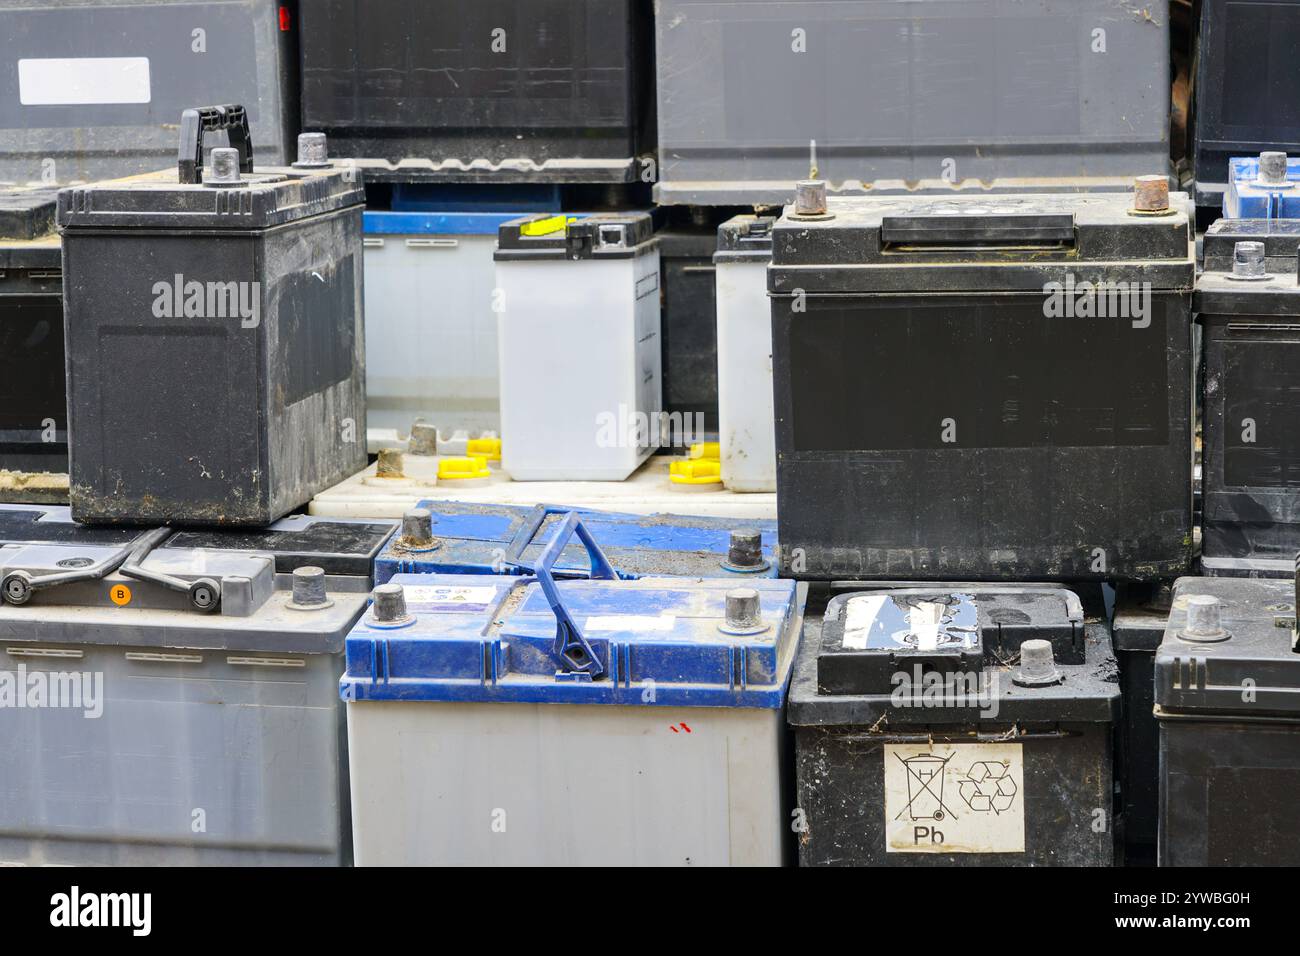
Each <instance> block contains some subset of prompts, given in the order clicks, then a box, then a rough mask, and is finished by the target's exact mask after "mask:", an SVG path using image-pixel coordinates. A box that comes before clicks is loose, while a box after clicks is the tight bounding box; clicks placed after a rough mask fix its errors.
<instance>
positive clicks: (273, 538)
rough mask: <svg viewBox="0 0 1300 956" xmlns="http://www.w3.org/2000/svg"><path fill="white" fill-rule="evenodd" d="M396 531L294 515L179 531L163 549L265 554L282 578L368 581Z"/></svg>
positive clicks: (382, 524)
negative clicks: (255, 525)
mask: <svg viewBox="0 0 1300 956" xmlns="http://www.w3.org/2000/svg"><path fill="white" fill-rule="evenodd" d="M396 528H397V522H396V521H363V520H346V519H338V518H317V517H313V516H310V515H295V516H293V517H290V518H283V519H281V520H280V521H277V522H276V523H275V524H273V525H271V526H270V527H269V528H265V529H259V530H238V529H230V530H193V531H191V530H184V531H177V532H176V533H175V534H173V535H172V536H171V537H169V538H168V539H167V541H166V542H165V543H164V544H163V545H162V546H163V547H164V548H205V549H215V550H220V551H262V552H266V553H268V554H273V555H274V556H275V570H276V571H278V572H280V573H282V574H288V573H291V572H293V571H294V569H296V568H300V567H303V566H305V565H313V566H315V567H319V568H322V569H323V570H324V571H325V573H326V574H346V575H353V576H359V577H369V576H370V575H371V573H372V569H373V567H374V562H375V557H376V555H378V554H379V551H380V549H381V548H383V546H384V543H385V542H387V541H388V538H389V536H390V535H392V533H393V531H395V530H396Z"/></svg>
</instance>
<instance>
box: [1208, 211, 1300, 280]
mask: <svg viewBox="0 0 1300 956" xmlns="http://www.w3.org/2000/svg"><path fill="white" fill-rule="evenodd" d="M1239 242H1262V243H1264V259H1265V260H1266V261H1267V260H1270V259H1272V260H1278V259H1281V260H1288V263H1287V265H1286V267H1285V270H1286V271H1288V272H1295V270H1296V262H1295V260H1296V252H1297V249H1300V219H1219V220H1217V221H1216V222H1213V223H1211V224H1210V228H1208V229H1206V230H1205V238H1204V241H1203V243H1202V247H1201V248H1202V250H1203V255H1204V258H1205V268H1206V270H1207V271H1210V270H1213V271H1216V272H1231V271H1232V255H1233V247H1234V246H1236V244H1237V243H1239ZM1269 269H1270V271H1277V266H1276V263H1270V264H1269Z"/></svg>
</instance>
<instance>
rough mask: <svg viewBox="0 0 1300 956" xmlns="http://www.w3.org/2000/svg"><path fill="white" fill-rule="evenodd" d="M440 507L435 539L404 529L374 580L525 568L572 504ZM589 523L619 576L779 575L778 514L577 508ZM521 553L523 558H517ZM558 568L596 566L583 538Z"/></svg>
mask: <svg viewBox="0 0 1300 956" xmlns="http://www.w3.org/2000/svg"><path fill="white" fill-rule="evenodd" d="M419 507H421V508H427V509H428V510H429V511H431V512H432V515H433V541H432V542H428V543H425V544H423V545H421V544H414V543H412V542H409V541H407V540H406V539H404V538H402V537H401V536H400V535H397V536H394V538H393V539H392V540H391V541H389V542H388V544H387V545H385V546H384V549H383V550H382V551H381V552H380V553H379V557H378V558H377V559H376V560H375V582H376V583H378V584H382V583H384V582H385V581H387V580H389V579H390V578H391V577H392V576H393V575H394V574H404V573H405V574H410V573H421V574H526V573H528V571H529V569H530V568H531V566H532V563H533V562H534V561H535V560H536V558H537V557H538V556H539V555H540V554H541V550H542V542H543V541H544V540H545V539H546V538H547V536H549V535H550V534H551V532H552V531H553V530H554V528H555V527H556V523H557V522H558V521H559V520H560V518H561V516H562V515H564V514H567V513H568V512H570V511H572V510H573V509H567V508H555V507H552V506H549V505H538V506H536V507H535V508H532V509H529V508H526V507H522V506H517V505H480V504H471V503H469V502H460V501H422V502H420V504H419ZM576 513H577V514H579V515H580V516H581V518H582V522H583V524H584V525H585V526H586V528H587V529H588V530H589V531H590V532H591V535H592V537H593V538H595V540H596V542H597V544H599V546H600V548H601V550H602V551H604V553H605V555H606V556H607V557H608V558H609V561H610V564H612V565H613V567H614V569H615V570H616V571H617V572H618V574H619V576H620V577H623V578H635V577H644V576H670V577H682V576H684V577H714V578H730V579H732V580H735V579H737V578H746V579H749V578H755V577H759V578H762V577H768V578H770V577H775V576H776V561H775V560H774V549H775V547H776V522H775V521H769V520H744V521H741V520H736V519H731V518H706V517H695V516H682V515H632V514H621V513H618V512H612V511H592V510H578V511H577V512H576ZM745 531H749V532H753V533H757V534H758V536H759V539H760V541H761V553H760V554H753V553H752V552H751V554H750V556H749V558H746V557H745V556H743V555H741V554H739V553H737V550H736V549H735V548H733V546H732V545H733V541H732V536H733V532H737V533H740V532H745ZM512 561H517V562H518V563H517V564H512V563H511V562H512ZM556 570H557V573H560V574H561V575H566V576H571V575H572V574H573V573H581V574H585V573H586V572H587V571H589V570H590V563H589V562H588V561H587V558H586V555H585V554H584V553H583V551H582V549H581V548H580V547H578V546H577V545H574V546H571V547H569V548H567V549H566V550H565V551H564V553H563V554H562V555H561V557H560V559H559V562H558V563H557V565H556Z"/></svg>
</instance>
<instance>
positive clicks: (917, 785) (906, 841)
mask: <svg viewBox="0 0 1300 956" xmlns="http://www.w3.org/2000/svg"><path fill="white" fill-rule="evenodd" d="M884 751H885V851H886V852H887V853H1024V852H1025V761H1024V754H1023V752H1022V751H1023V745H1022V744H937V743H921V744H885V748H884Z"/></svg>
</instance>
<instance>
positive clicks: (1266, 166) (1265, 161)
mask: <svg viewBox="0 0 1300 956" xmlns="http://www.w3.org/2000/svg"><path fill="white" fill-rule="evenodd" d="M1258 182H1259V184H1260V185H1261V186H1286V185H1289V183H1288V181H1287V178H1286V153H1280V152H1277V151H1274V150H1269V151H1268V152H1264V153H1260V154H1259V180H1258Z"/></svg>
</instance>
